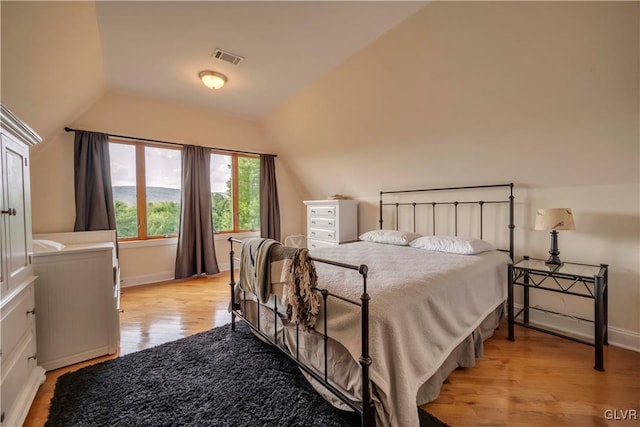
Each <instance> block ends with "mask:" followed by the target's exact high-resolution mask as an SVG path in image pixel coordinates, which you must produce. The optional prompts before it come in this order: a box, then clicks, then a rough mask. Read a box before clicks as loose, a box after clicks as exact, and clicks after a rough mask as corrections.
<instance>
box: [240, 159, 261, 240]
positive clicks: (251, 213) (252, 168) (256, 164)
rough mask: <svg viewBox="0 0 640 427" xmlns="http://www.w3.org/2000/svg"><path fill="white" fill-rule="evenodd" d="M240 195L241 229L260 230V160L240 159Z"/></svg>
mask: <svg viewBox="0 0 640 427" xmlns="http://www.w3.org/2000/svg"><path fill="white" fill-rule="evenodd" d="M238 193H239V194H238V213H239V221H240V229H241V230H255V229H258V228H260V159H256V158H253V157H238Z"/></svg>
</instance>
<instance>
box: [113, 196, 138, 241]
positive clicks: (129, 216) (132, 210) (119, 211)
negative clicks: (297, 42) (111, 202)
mask: <svg viewBox="0 0 640 427" xmlns="http://www.w3.org/2000/svg"><path fill="white" fill-rule="evenodd" d="M115 213H116V229H117V232H118V237H136V236H137V235H138V209H137V208H136V206H132V205H129V204H127V203H125V202H123V201H121V200H116V202H115Z"/></svg>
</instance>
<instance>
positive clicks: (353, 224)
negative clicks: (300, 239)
mask: <svg viewBox="0 0 640 427" xmlns="http://www.w3.org/2000/svg"><path fill="white" fill-rule="evenodd" d="M304 204H305V205H307V247H308V248H309V249H310V250H311V249H317V248H325V247H331V246H337V245H339V244H341V243H346V242H353V241H356V240H358V201H357V200H351V199H348V200H346V199H339V200H307V201H305V202H304Z"/></svg>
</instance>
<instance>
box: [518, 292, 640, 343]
mask: <svg viewBox="0 0 640 427" xmlns="http://www.w3.org/2000/svg"><path fill="white" fill-rule="evenodd" d="M515 309H516V312H518V311H520V309H522V304H515ZM519 319H520V318H519ZM529 322H531V323H532V324H534V325H536V326H540V327H542V328H551V329H554V330H556V331H558V332H562V333H564V334H566V335H570V336H574V337H576V338H582V339H587V340H589V339H591V340H593V323H590V322H585V321H583V320H579V319H574V318H570V317H563V316H558V315H555V314H552V313H545V312H540V311H536V310H530V313H529ZM609 344H610V345H614V346H616V347H621V348H626V349H627V350H633V351H637V352H640V333H638V332H633V331H628V330H625V329H620V328H616V327H613V326H609Z"/></svg>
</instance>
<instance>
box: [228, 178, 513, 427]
mask: <svg viewBox="0 0 640 427" xmlns="http://www.w3.org/2000/svg"><path fill="white" fill-rule="evenodd" d="M497 187H509V197H508V200H491V201H473V202H469V201H464V202H458V201H453V202H411V203H383V200H382V199H383V195H385V194H400V193H423V192H432V191H456V190H472V189H486V188H497ZM488 203H508V204H509V226H508V227H509V249H508V252H509V256H510V257H511V260H513V241H514V228H515V226H514V224H513V214H514V196H513V183H509V184H495V185H475V186H465V187H448V188H429V189H421V190H398V191H381V192H380V212H379V213H380V217H379V224H380V229H382V224H383V219H382V215H383V206H395V207H396V224H395V228H396V230H397V229H398V209H399V207H400V206H413V229H414V231H415V224H416V206H417V205H431V206H432V210H433V232H434V234H435V221H436V220H435V217H436V216H435V207H436V206H437V205H453V206H454V212H455V234H456V235H457V234H458V205H460V204H478V205H479V206H480V236H481V237H480V238H482V207H483V206H484V204H488ZM228 241H229V245H230V250H229V258H230V266H229V267H230V272H231V273H230V276H231V277H230V282H229V286H230V288H231V329H232V330H234V331H235V329H236V318H239V319H240V320H242V321H243V322H244V323H246V324H247V325H248V326H249V327H250V328H251V329H252V330H253V331H254V332H255V333H257V334H258V335H260V336H261V337H262V338H263V339H264V340H266V341H267V342H269V343H271V344H272V345H273V346H274V347H276V348H277V349H279V350H280V351H281V352H282V353H283V354H284V355H285V356H286V357H288V358H289V359H290V360H291V361H293V362H294V363H295V364H296V365H298V367H299V368H300V369H302V370H303V371H304V372H305V373H307V374H308V375H310V376H311V377H312V378H314V379H315V380H316V381H318V382H319V383H320V384H322V386H323V387H325V388H326V389H327V390H329V391H330V392H331V393H332V394H334V395H335V396H336V397H337V398H339V399H340V400H341V401H343V402H344V403H345V404H346V405H348V406H349V407H350V408H351V409H353V410H354V411H356V412H358V413H359V414H360V417H361V418H360V419H361V426H362V427H372V426H375V407H374V403H373V399H372V398H371V385H370V379H369V367H370V366H371V363H372V360H371V357H370V355H369V301H370V299H371V298H370V296H369V294H368V293H367V273H368V270H369V269H368V267H367V265H366V264H360V265H358V266H356V265H351V264H345V263H341V262H337V261H332V260H328V259H323V258H316V257H310V259H311V260H313V261H314V262H319V263H322V264H328V265H332V266H335V267H340V268H346V269H349V270H355V271H357V272H358V273H359V274H360V275H361V278H362V294H361V295H360V302H358V301H354V300H351V299H348V298H345V297H342V296H340V295H337V294H334V293H332V292H329V291H328V290H326V289H321V288H315V291H316V292H319V293H320V294H321V295H322V300H323V306H324V310H323V319H324V331H323V332H322V333H321V335H322V337H323V342H324V345H323V350H324V373H323V375H320V374H318V373H317V372H316V371H315V370H314V369H312V368H311V367H309V366H307V365H305V364H304V363H303V362H301V361H300V358H299V352H298V347H299V325H297V324H296V354H295V355H293V354H290V353H289V352H288V351H287V350H286V349H284V348H282V347H280V346H279V345H278V331H277V318H278V308H277V305H276V301H275V300H274V305H273V311H274V335H273V336H270V335H267V334H266V333H265V332H264V331H262V330H261V327H260V305H261V304H260V303H259V302H258V303H257V304H256V307H257V316H256V317H257V325H254V324H253V323H252V322H251V321H250V320H249V319H247V318H246V317H245V314H244V313H246V304H247V299H246V291H243V294H244V295H243V301H244V307H241V305H240V303H239V302H236V300H235V285H236V281H235V261H238V262H240V259H239V258H237V257H235V252H234V250H233V244H234V243H239V244H242V243H243V241H242V240H239V239H236V238H233V237H229V239H228ZM329 297H334V298H338V299H340V300H342V301H345V302H347V303H350V304H353V305H355V306H358V307H360V329H361V344H362V348H361V355H360V357H359V359H358V361H359V363H360V367H361V371H362V403H358V402H353V401H352V400H351V399H349V397H347V396H346V395H345V394H344V393H343V392H342V391H341V390H340V389H339V388H337V387H335V386H334V385H332V384H331V383H329V380H328V366H327V364H328V362H327V359H328V355H327V341H328V339H329V336H328V335H327V311H328V310H327V299H328V298H329ZM241 308H242V310H241ZM284 334H285V331H284V329H283V331H282V335H283V338H282V340H283V342H284Z"/></svg>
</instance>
